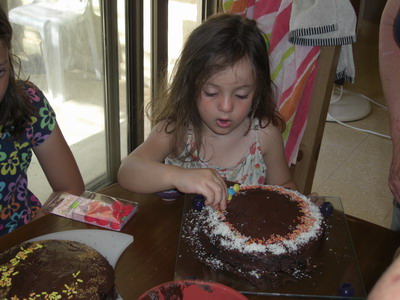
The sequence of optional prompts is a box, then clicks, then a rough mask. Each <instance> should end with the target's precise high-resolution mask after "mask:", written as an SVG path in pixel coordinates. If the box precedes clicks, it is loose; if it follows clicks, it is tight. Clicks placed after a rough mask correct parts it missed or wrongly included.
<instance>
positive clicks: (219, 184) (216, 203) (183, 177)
mask: <svg viewBox="0 0 400 300" xmlns="http://www.w3.org/2000/svg"><path fill="white" fill-rule="evenodd" d="M173 182H174V186H175V187H176V189H178V190H179V191H180V192H182V193H186V194H199V195H203V196H204V198H205V204H206V205H210V206H211V207H212V208H214V209H221V210H225V209H226V205H227V199H228V188H227V186H226V183H225V181H224V179H222V177H221V176H220V175H219V174H218V172H217V171H216V170H214V169H181V170H180V171H179V172H177V173H176V175H175V178H174V179H173Z"/></svg>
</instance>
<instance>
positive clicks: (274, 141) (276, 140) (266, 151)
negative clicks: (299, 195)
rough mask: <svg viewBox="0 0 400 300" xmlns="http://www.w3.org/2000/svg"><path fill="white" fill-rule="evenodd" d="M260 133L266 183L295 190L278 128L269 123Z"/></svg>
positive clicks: (295, 186)
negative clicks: (265, 167) (265, 168)
mask: <svg viewBox="0 0 400 300" xmlns="http://www.w3.org/2000/svg"><path fill="white" fill-rule="evenodd" d="M260 133H261V134H260V136H259V137H260V145H261V150H262V152H263V157H264V161H265V164H266V165H267V180H266V183H267V184H272V185H280V186H283V187H286V188H289V189H292V190H297V185H296V183H295V182H294V180H293V177H292V173H291V172H290V169H289V165H288V162H287V160H286V157H285V150H284V145H283V140H282V135H281V132H280V130H279V129H278V128H277V127H275V126H273V125H271V124H270V125H268V126H267V127H266V128H263V129H262V130H261V132H260Z"/></svg>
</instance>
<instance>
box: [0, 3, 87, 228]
mask: <svg viewBox="0 0 400 300" xmlns="http://www.w3.org/2000/svg"><path fill="white" fill-rule="evenodd" d="M11 40H12V27H11V25H10V22H9V20H8V17H7V15H6V13H5V12H4V11H3V10H1V9H0V236H1V235H4V234H6V233H9V232H11V231H13V230H14V229H16V228H18V227H20V226H22V225H24V224H27V223H29V222H30V221H31V220H32V219H33V218H34V217H35V216H36V215H37V214H38V212H39V211H40V208H41V203H40V201H39V199H38V198H37V197H36V196H35V195H34V194H33V193H32V192H31V191H30V190H29V189H28V179H27V169H28V167H29V164H30V162H31V158H32V150H33V152H34V153H35V155H36V157H37V158H38V161H39V163H40V165H41V167H42V169H43V171H44V173H45V175H46V177H47V179H48V181H49V183H50V186H51V187H52V189H53V190H54V191H66V192H69V193H71V194H76V195H79V194H81V193H82V192H83V191H84V189H85V188H84V183H83V180H82V176H81V174H80V172H79V169H78V166H77V164H76V162H75V159H74V157H73V155H72V152H71V150H70V149H69V147H68V144H67V143H66V141H65V139H64V137H63V135H62V133H61V131H60V128H59V127H58V125H57V122H56V117H55V113H54V111H53V109H52V108H51V106H50V104H49V103H48V102H47V100H46V98H45V96H44V95H43V93H42V92H41V91H40V90H39V89H38V88H37V87H36V86H35V85H34V84H33V83H31V82H29V81H21V80H17V79H16V78H17V74H16V70H15V69H14V67H15V65H14V63H15V62H16V58H15V57H14V56H13V55H12V54H11ZM17 62H18V61H17Z"/></svg>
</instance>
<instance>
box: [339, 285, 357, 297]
mask: <svg viewBox="0 0 400 300" xmlns="http://www.w3.org/2000/svg"><path fill="white" fill-rule="evenodd" d="M339 296H344V297H352V296H354V288H353V286H352V285H351V284H350V283H347V282H343V283H342V284H341V285H340V287H339Z"/></svg>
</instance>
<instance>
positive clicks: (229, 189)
mask: <svg viewBox="0 0 400 300" xmlns="http://www.w3.org/2000/svg"><path fill="white" fill-rule="evenodd" d="M228 194H229V195H232V196H233V195H235V190H234V189H233V188H231V187H230V188H228Z"/></svg>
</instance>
